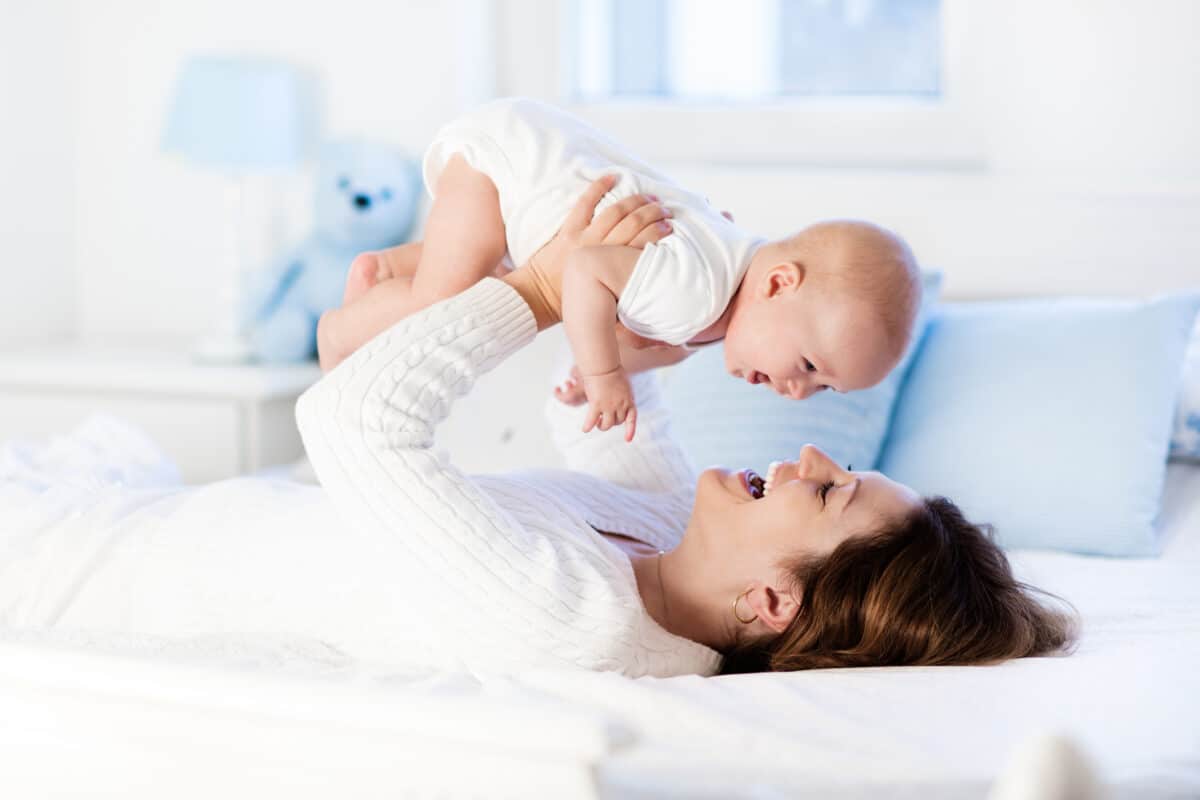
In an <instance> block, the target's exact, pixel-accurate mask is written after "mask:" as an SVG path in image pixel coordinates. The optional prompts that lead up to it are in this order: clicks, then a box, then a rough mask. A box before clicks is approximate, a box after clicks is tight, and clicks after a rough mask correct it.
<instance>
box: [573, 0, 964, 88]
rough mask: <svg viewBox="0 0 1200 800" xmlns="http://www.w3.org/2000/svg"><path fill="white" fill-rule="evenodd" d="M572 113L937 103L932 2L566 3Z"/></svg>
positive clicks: (937, 16)
mask: <svg viewBox="0 0 1200 800" xmlns="http://www.w3.org/2000/svg"><path fill="white" fill-rule="evenodd" d="M570 12H571V17H570V20H569V22H568V30H567V33H566V37H565V38H566V39H567V41H566V42H565V45H566V47H565V50H566V52H567V53H568V55H569V57H570V58H571V59H572V61H573V63H570V64H568V69H570V70H571V72H570V74H571V76H572V78H573V80H572V86H571V87H570V94H571V96H572V98H573V99H575V100H577V101H581V102H603V101H606V100H611V99H622V98H624V99H631V98H642V99H647V98H657V99H659V100H669V101H672V102H683V103H686V102H717V103H730V104H733V103H739V102H741V103H746V102H762V101H764V100H769V101H778V100H788V99H798V100H803V99H808V98H816V97H847V96H850V97H863V96H868V97H869V96H875V97H908V98H913V99H924V100H928V99H936V98H938V97H939V96H940V95H941V80H940V79H941V49H942V48H941V33H940V23H941V2H940V0H886V2H885V0H741V2H737V3H730V2H723V1H722V0H576V2H574V3H573V5H572V7H571V9H570Z"/></svg>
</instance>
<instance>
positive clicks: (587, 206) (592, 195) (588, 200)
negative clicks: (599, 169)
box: [559, 175, 618, 232]
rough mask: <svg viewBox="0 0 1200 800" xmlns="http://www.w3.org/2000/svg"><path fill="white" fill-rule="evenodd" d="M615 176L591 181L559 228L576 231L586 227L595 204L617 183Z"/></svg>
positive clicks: (605, 176) (593, 212)
mask: <svg viewBox="0 0 1200 800" xmlns="http://www.w3.org/2000/svg"><path fill="white" fill-rule="evenodd" d="M617 177H618V176H617V175H604V176H602V177H599V178H597V179H596V180H594V181H592V182H591V183H590V184H589V185H588V188H587V189H584V191H583V194H581V195H580V196H579V199H578V200H576V201H575V205H574V206H573V207H572V208H571V213H569V214H567V218H566V219H565V220H563V224H562V228H560V229H559V230H563V231H571V232H578V231H582V230H584V229H585V228H587V226H588V224H589V223H590V222H591V221H592V216H593V215H594V214H595V213H596V206H597V205H599V203H600V200H601V199H603V197H604V195H606V194H608V191H609V189H611V188H613V187H614V186H616V185H617Z"/></svg>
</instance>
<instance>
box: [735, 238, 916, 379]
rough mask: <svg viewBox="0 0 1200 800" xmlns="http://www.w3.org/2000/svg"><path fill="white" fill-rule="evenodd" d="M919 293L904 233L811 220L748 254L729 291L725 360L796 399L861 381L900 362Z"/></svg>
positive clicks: (876, 376)
mask: <svg viewBox="0 0 1200 800" xmlns="http://www.w3.org/2000/svg"><path fill="white" fill-rule="evenodd" d="M920 299H921V281H920V273H919V271H918V269H917V265H916V262H915V260H914V259H913V255H912V251H911V250H909V248H908V245H907V244H905V243H904V240H903V239H901V238H900V237H899V236H896V235H895V234H894V233H892V232H891V231H888V230H885V229H883V228H880V227H879V226H877V225H872V224H871V223H869V222H859V221H855V220H833V221H829V222H819V223H817V224H815V225H811V226H809V227H807V228H805V229H804V230H802V231H800V232H799V233H797V234H795V235H793V236H789V237H787V238H786V239H779V240H777V241H774V242H768V243H767V244H765V245H763V246H762V247H761V248H760V249H759V251H758V252H757V253H755V255H754V257H753V259H752V260H751V262H750V267H749V269H748V270H747V271H746V275H745V277H744V278H743V279H742V284H741V286H740V287H738V291H737V294H736V295H735V297H734V299H733V308H732V309H731V311H730V317H729V325H728V328H727V329H726V331H725V366H726V368H727V369H728V370H729V372H730V373H731V374H732V375H734V376H735V377H738V378H742V379H744V380H746V381H749V382H750V383H767V384H769V385H770V387H771V388H772V389H774V390H775V391H776V392H778V393H780V394H783V395H787V396H789V397H793V398H796V399H804V398H806V397H809V396H810V395H812V394H814V393H815V392H819V391H821V390H823V389H834V390H836V391H839V392H850V391H854V390H856V389H866V388H868V387H870V386H874V385H875V384H877V383H879V382H880V381H881V380H883V379H884V377H885V376H886V375H887V374H888V373H889V372H891V370H892V368H893V367H895V366H896V364H897V363H898V362H899V361H900V357H901V356H902V355H903V354H904V350H905V348H906V347H907V345H908V341H909V338H910V337H911V335H912V327H913V320H914V318H915V317H916V314H917V307H918V305H919V304H920Z"/></svg>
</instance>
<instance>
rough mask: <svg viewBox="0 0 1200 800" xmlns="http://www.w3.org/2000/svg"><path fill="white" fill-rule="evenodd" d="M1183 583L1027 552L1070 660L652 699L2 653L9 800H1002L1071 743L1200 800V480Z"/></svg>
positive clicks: (387, 676) (627, 690)
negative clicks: (1010, 766)
mask: <svg viewBox="0 0 1200 800" xmlns="http://www.w3.org/2000/svg"><path fill="white" fill-rule="evenodd" d="M1162 528H1163V536H1164V539H1165V548H1164V553H1163V555H1162V557H1161V558H1159V559H1151V560H1122V559H1103V558H1089V557H1082V556H1071V555H1063V554H1054V553H1046V552H1016V553H1013V554H1012V555H1013V559H1014V562H1015V564H1016V566H1017V569H1018V572H1019V573H1020V574H1021V576H1022V577H1024V578H1025V579H1027V580H1029V581H1030V582H1032V583H1034V584H1035V585H1038V586H1041V587H1043V588H1046V589H1048V590H1051V591H1054V592H1057V593H1059V594H1061V595H1063V596H1064V597H1066V598H1068V599H1069V600H1070V601H1072V602H1073V603H1074V604H1075V605H1076V607H1077V608H1078V609H1079V611H1080V612H1081V613H1082V616H1083V620H1084V628H1083V636H1082V639H1081V642H1080V645H1079V648H1078V651H1077V652H1076V653H1075V654H1074V655H1071V656H1069V657H1061V658H1046V659H1027V660H1021V661H1015V662H1010V663H1007V664H1003V665H1000V666H995V667H967V668H923V669H915V668H880V669H861V670H841V671H838V670H833V671H819V672H807V673H793V674H772V675H746V676H731V677H725V678H716V679H707V680H705V679H700V678H695V677H683V678H673V679H668V680H652V679H643V680H639V681H631V680H628V679H624V678H620V677H618V676H615V675H607V674H590V673H578V674H575V673H557V674H547V673H542V674H530V675H525V676H522V677H520V678H517V679H514V678H505V679H499V678H492V679H486V680H480V679H477V678H473V677H468V676H462V675H453V674H428V673H397V672H396V671H395V670H394V669H388V668H386V667H380V666H378V665H371V664H363V663H353V662H349V661H347V660H346V659H345V658H343V657H342V656H340V655H339V654H337V653H333V652H330V651H329V650H327V649H326V648H324V647H323V646H321V645H320V644H319V643H316V642H311V641H300V640H294V639H284V638H280V639H270V640H261V639H259V640H247V639H239V638H207V639H200V640H197V639H191V640H184V641H162V640H149V639H136V640H135V639H129V638H124V639H116V638H111V637H108V638H106V637H83V636H74V637H67V636H63V635H59V636H57V637H55V638H49V637H45V636H44V635H39V636H30V635H17V634H14V633H11V632H10V633H8V634H5V635H3V636H2V637H0V795H2V796H5V797H14V798H18V797H20V798H26V797H60V796H77V795H81V794H86V795H87V796H121V797H130V796H148V797H149V796H153V797H160V796H171V797H191V796H197V797H199V796H205V797H208V796H213V795H214V794H215V793H217V792H221V793H229V794H233V795H234V796H276V795H282V794H284V793H285V792H286V793H287V795H288V796H289V797H307V796H330V795H334V796H344V797H351V796H353V797H373V796H380V797H398V796H405V797H407V796H437V797H457V796H478V797H631V796H632V797H674V796H678V797H713V798H716V797H721V798H729V797H797V796H801V797H875V796H879V795H880V794H883V793H884V791H883V789H884V787H886V794H887V796H903V797H922V798H925V797H973V796H984V795H986V794H987V792H988V787H989V786H991V785H992V783H993V781H994V779H995V778H996V776H997V775H998V774H1000V773H1001V772H1002V771H1003V770H1004V768H1005V764H1006V763H1007V762H1008V761H1009V759H1010V756H1011V753H1012V752H1013V751H1014V748H1016V747H1017V746H1018V745H1019V744H1020V743H1021V742H1023V741H1026V740H1028V739H1029V738H1030V737H1033V736H1036V735H1037V734H1039V733H1044V732H1056V733H1062V734H1065V735H1067V736H1069V737H1070V738H1071V739H1073V740H1074V741H1075V742H1076V743H1077V744H1078V745H1079V746H1080V747H1081V748H1082V750H1083V751H1084V753H1085V754H1086V755H1087V756H1088V757H1089V758H1090V759H1091V760H1092V762H1094V763H1095V764H1096V765H1097V766H1098V768H1099V774H1100V778H1101V779H1102V780H1103V781H1104V783H1106V784H1107V785H1108V787H1109V788H1110V790H1111V793H1112V795H1113V796H1116V797H1130V798H1151V797H1196V796H1200V670H1198V669H1197V667H1198V665H1200V581H1198V580H1197V576H1200V466H1189V465H1182V464H1176V465H1172V466H1171V468H1170V470H1169V475H1168V484H1167V489H1166V495H1165V498H1164V510H1163V515H1162Z"/></svg>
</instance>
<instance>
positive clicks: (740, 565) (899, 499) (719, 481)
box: [689, 445, 920, 613]
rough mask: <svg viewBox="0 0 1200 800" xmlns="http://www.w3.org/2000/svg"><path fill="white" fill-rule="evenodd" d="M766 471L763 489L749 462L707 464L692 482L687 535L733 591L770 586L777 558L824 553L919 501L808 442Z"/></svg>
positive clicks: (777, 573) (777, 578) (775, 580)
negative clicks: (734, 466) (735, 466)
mask: <svg viewBox="0 0 1200 800" xmlns="http://www.w3.org/2000/svg"><path fill="white" fill-rule="evenodd" d="M764 477H765V476H764ZM771 477H772V480H771V483H770V486H769V488H768V489H767V491H766V492H765V494H764V493H763V492H761V491H760V490H759V489H758V488H757V484H759V483H761V480H760V479H758V478H757V477H756V476H755V474H754V473H753V472H751V471H750V470H741V471H738V472H733V471H730V470H726V469H720V468H713V469H708V470H705V471H704V472H703V473H701V475H700V480H699V482H698V484H697V486H696V503H695V508H694V509H693V524H692V525H691V526H690V530H689V535H692V536H697V537H699V538H700V539H702V541H700V542H695V543H694V544H697V545H699V546H701V547H702V548H703V550H704V553H705V560H706V561H708V562H709V563H714V564H720V565H722V566H721V569H722V571H727V575H726V576H722V583H725V582H726V581H728V585H729V586H732V587H736V588H735V591H742V590H743V589H745V588H750V587H751V585H752V584H754V583H758V582H760V583H765V584H769V585H773V586H776V587H778V586H780V582H781V579H782V577H783V576H782V575H781V568H780V563H781V562H786V561H790V560H793V559H795V558H796V557H797V556H802V555H811V556H823V555H828V554H829V553H832V552H833V550H834V549H835V548H837V546H838V545H839V544H841V543H842V542H844V541H846V540H847V539H850V538H851V537H854V536H861V535H870V534H871V533H873V532H875V531H878V530H879V529H880V528H881V527H882V526H883V525H884V524H886V523H888V522H891V521H893V520H898V519H900V518H902V517H904V516H905V515H906V514H907V513H909V512H910V511H912V510H914V509H916V508H917V506H918V504H919V503H920V497H919V495H917V493H916V492H914V491H913V490H912V489H910V488H908V487H907V486H905V485H903V484H901V483H897V482H896V481H893V480H891V479H889V478H887V477H885V476H883V475H881V474H879V473H878V472H860V471H855V472H851V471H849V470H847V469H845V468H844V467H842V466H840V465H838V464H837V463H835V462H834V461H833V460H831V459H830V458H829V456H827V455H825V454H824V453H823V452H821V451H820V450H819V449H817V448H816V447H814V446H812V445H805V446H804V447H803V448H802V449H801V450H800V454H799V456H798V457H797V458H796V460H795V461H785V462H782V463H781V464H779V465H778V467H777V468H776V469H775V470H774V473H773V475H772V476H771ZM743 613H748V612H743Z"/></svg>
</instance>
